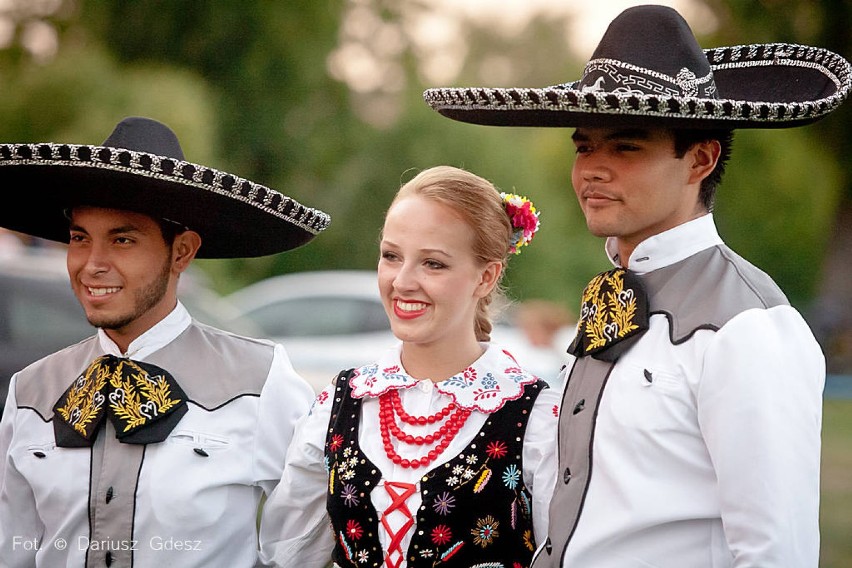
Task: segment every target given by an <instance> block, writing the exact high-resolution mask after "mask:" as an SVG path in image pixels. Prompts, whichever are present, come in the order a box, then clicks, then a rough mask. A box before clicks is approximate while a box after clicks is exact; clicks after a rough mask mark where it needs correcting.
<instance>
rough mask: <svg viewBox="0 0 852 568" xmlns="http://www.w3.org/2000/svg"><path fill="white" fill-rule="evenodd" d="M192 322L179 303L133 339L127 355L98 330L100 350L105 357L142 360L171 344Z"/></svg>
mask: <svg viewBox="0 0 852 568" xmlns="http://www.w3.org/2000/svg"><path fill="white" fill-rule="evenodd" d="M191 322H192V317H190V315H189V312H188V311H186V308H185V307H184V306H183V304H181V303H180V302H178V303H177V305H176V306H175V309H173V310H172V311H171V313H170V314H169V315H167V316H166V317H164V318H163V319H161V320H160V321H159V322H157V323H156V324H155V325H154V326H153V327H152V328H151V329H149V330H148V331H146V332H145V333H143V334H142V335H140V336H139V337H137V338H136V339H134V340H133V341H131V342H130V345H128V346H127V353H122V352H121V350H120V349H119V348H118V345H116V344H115V342H114V341H113V340H112V339H110V338H109V336H108V335H107V334H106V332H105V331H104V330H103V329H101V328H98V340H99V342H100V345H101V349H102V350H103V351H104V353H105V354H107V355H115V356H116V357H132V358H133V359H137V360H143V359H144V358H145V357H147V356H148V355H150V354H151V353H153V352H155V351H157V350H158V349H161V348H163V347H165V346H166V345H168V344H169V343H171V342H172V341H173V340H174V339H175V338H176V337H177V336H178V335H180V334H181V333H183V331H184V330H185V329H186V328H187V327H189V324H190V323H191Z"/></svg>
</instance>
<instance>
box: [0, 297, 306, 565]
mask: <svg viewBox="0 0 852 568" xmlns="http://www.w3.org/2000/svg"><path fill="white" fill-rule="evenodd" d="M191 324H192V320H191V318H190V316H189V314H188V313H187V311H186V310H185V309H184V307H183V306H182V305H181V304H178V306H177V307H176V308H175V310H174V311H173V312H172V313H171V314H170V315H169V316H167V317H166V318H165V319H163V320H162V321H161V322H159V323H158V324H157V325H155V326H154V327H152V328H151V329H150V330H148V331H147V332H146V333H144V334H143V335H142V336H140V337H139V338H137V339H136V340H135V341H133V342H132V343H131V344H130V346H129V347H128V350H127V352H126V353H120V351H119V349H118V347H117V346H116V345H115V343H114V342H113V341H112V340H110V339H109V337H108V336H107V335H106V333H104V332H103V331H102V330H99V331H98V338H97V339H98V341H99V345H100V349H101V350H102V352H103V354H112V355H117V356H126V357H130V358H133V359H135V360H140V361H145V359H146V358H147V357H149V356H150V355H151V354H152V353H155V352H156V351H157V350H159V349H161V348H162V347H164V346H166V345H168V344H169V343H171V342H172V341H174V340H175V339H176V338H177V337H178V336H179V335H180V334H181V333H182V332H183V331H184V330H186V329H187V328H188V327H189V326H190V325H191ZM222 333H224V332H222ZM246 341H256V340H246ZM232 345H234V346H235V347H234V348H235V349H238V348H239V347H238V345H239V342H236V343H233V344H232ZM186 356H187V357H190V358H195V357H204V353H203V352H199V353H186ZM17 377H18V374H16V375H15V376H14V377H13V378H12V382H11V385H10V388H9V397H8V399H7V402H6V407H5V411H4V415H3V420H2V426H0V452H1V453H2V455H3V456H4V458H3V461H2V466H0V566H3V567H8V568H12V567H32V566H37V567H44V568H57V567H60V566H69V567H72V566H73V567H82V566H84V565H85V558H86V553H87V550H90V549H93V548H94V547H133V550H134V554H133V566H134V567H135V568H163V567H165V566H180V567H182V568H184V567H198V568H202V567H203V568H211V567H222V568H249V567H252V566H254V565H255V564H256V562H257V530H256V518H257V508H258V504H259V502H260V499H261V497H262V494H264V493H265V494H269V493H271V492H272V490H273V488H274V487H275V485H276V484H277V482H278V480H279V479H280V477H281V471H282V469H283V465H284V455H285V453H286V450H287V446H288V444H289V441H290V438H291V435H292V431H293V427H294V425H295V423H296V421H297V420H298V419H299V418H300V417H301V416H303V415H304V414H305V413H306V412H307V410H308V408H309V406H310V402H311V400H312V399H313V396H314V393H313V390H312V389H311V387H310V386H309V385H308V384H307V383H306V382H305V381H304V380H302V379H301V378H300V377H299V376H298V375H297V374H296V373H295V371H294V370H293V368H292V366H291V365H290V362H289V360H288V358H287V355H286V353H285V352H284V349H283V347H281V346H280V345H276V346H275V347H274V352H273V355H272V364H271V367H270V369H269V374H268V376H267V377H266V378H265V383H263V384H264V386H263V388H262V391H261V392H260V395H259V396H236V397H234V398H233V399H232V400H229V401H227V402H226V403H224V404H222V405H221V406H220V407H218V408H212V409H205V408H201V407H200V406H199V405H196V404H193V403H192V401H190V403H189V405H188V411H187V413H186V414H185V415H184V416H183V417H182V418H181V420H180V422H179V423H178V424H177V426H176V427H175V428H174V430H173V431H172V432H171V434H170V435H169V437H168V438H167V439H166V440H165V441H164V442H161V443H158V444H149V445H147V446H146V447H145V452H144V458H143V460H142V465H141V467H140V470H139V472H138V479H137V482H136V494H135V496H134V498H133V499H132V500H130V502H131V505H132V506H133V508H134V510H133V513H132V515H133V539H132V541H131V542H90V541H89V534H90V532H89V531H90V529H89V527H90V522H91V521H90V518H89V516H90V506H89V486H90V478H91V476H93V475H97V472H93V471H91V465H92V463H91V458H92V451H91V450H89V449H87V448H59V447H56V444H55V441H54V432H53V426H52V423H51V422H49V421H45V420H44V419H43V418H42V417H41V416H40V415H39V413H38V412H35V411H34V410H33V409H32V408H26V407H19V404H18V401H16V397H15V393H16V388H15V384H16V379H17ZM44 379H45V381H67V383H68V384H70V383H71V380H72V379H73V377H48V376H46V377H44ZM226 379H228V380H230V378H226ZM233 380H234V381H235V383H236V382H237V381H238V378H237V377H233ZM104 428H105V427H104ZM108 433H109V432H105V431H101V432H100V433H99V434H98V435H99V436H104V435H106V434H108ZM196 449H199V450H201V451H203V454H199V453H198V451H197V450H196ZM34 456H35V457H34Z"/></svg>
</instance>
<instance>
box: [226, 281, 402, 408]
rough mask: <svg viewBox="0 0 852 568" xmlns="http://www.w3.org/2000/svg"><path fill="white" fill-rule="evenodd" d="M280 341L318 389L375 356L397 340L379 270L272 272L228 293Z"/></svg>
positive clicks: (266, 334)
mask: <svg viewBox="0 0 852 568" xmlns="http://www.w3.org/2000/svg"><path fill="white" fill-rule="evenodd" d="M226 300H227V301H228V302H229V304H231V305H233V306H235V307H236V308H237V309H238V310H239V311H240V317H241V318H243V319H248V320H250V321H251V322H252V324H253V325H254V326H255V327H257V328H258V329H259V330H260V333H262V337H265V338H267V339H271V340H272V341H275V342H277V343H280V344H282V345H283V346H284V348H285V349H286V350H287V355H288V356H289V357H290V361H291V362H292V363H293V367H294V368H295V369H296V371H297V372H298V373H299V374H300V375H301V376H302V377H304V378H305V380H307V381H308V382H309V383H310V384H311V386H313V387H314V389H316V390H317V391H319V390H322V389H323V388H325V386H326V385H328V383H329V382H330V381H331V379H332V378H334V377H335V376H336V375H337V373H339V372H340V371H342V370H344V369H351V368H353V367H356V366H359V365H363V364H365V363H367V362H369V361H370V360H372V359H375V358H376V357H377V356H378V354H380V353H381V352H382V351H384V350H385V349H388V348H389V347H391V346H393V345H394V344H395V343H396V338H394V335H393V333H392V332H391V329H390V324H389V323H388V318H387V315H386V314H385V310H384V308H383V307H382V302H381V299H380V297H379V289H378V284H377V280H376V273H375V271H371V270H325V271H315V272H299V273H293V274H284V275H280V276H272V277H270V278H266V279H264V280H261V281H259V282H255V283H254V284H250V285H248V286H246V287H245V288H242V289H240V290H237V291H236V292H233V293H232V294H230V295H228V296H227V297H226Z"/></svg>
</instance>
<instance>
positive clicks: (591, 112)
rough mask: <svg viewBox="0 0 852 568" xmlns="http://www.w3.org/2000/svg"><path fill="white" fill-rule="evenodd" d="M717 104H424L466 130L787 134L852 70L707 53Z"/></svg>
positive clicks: (538, 97)
mask: <svg viewBox="0 0 852 568" xmlns="http://www.w3.org/2000/svg"><path fill="white" fill-rule="evenodd" d="M704 53H705V55H706V56H707V59H708V61H709V62H710V67H711V69H712V70H713V76H714V79H715V82H716V87H717V94H718V97H719V98H697V97H687V96H661V95H653V94H642V93H634V92H599V91H584V90H582V89H580V88H579V87H578V85H579V81H576V82H573V83H566V84H562V85H555V86H551V87H544V88H538V89H536V88H523V87H515V88H489V87H467V88H436V89H428V90H426V91H425V92H424V94H423V97H424V99H425V101H426V103H427V104H428V105H429V106H430V107H432V108H433V109H434V110H436V111H437V112H439V113H440V114H442V115H443V116H446V117H448V118H451V119H453V120H458V121H461V122H469V123H473V124H484V125H491V126H554V127H578V126H585V127H591V126H599V127H614V126H624V125H631V126H666V127H671V128H714V129H715V128H719V129H735V128H787V127H793V126H801V125H804V124H808V123H811V122H814V121H816V120H819V119H820V118H823V117H825V116H826V115H828V114H829V113H830V112H832V111H833V110H835V109H836V108H837V107H839V106H840V105H841V104H842V103H843V101H844V100H845V99H846V98H847V96H848V95H849V91H850V87H852V69H850V64H849V62H848V61H846V60H845V59H844V58H843V57H840V56H839V55H837V54H835V53H833V52H831V51H828V50H826V49H821V48H816V47H810V46H802V45H792V44H779V43H774V44H760V45H741V46H734V47H722V48H716V49H706V50H704Z"/></svg>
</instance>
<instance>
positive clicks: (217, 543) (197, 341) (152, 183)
mask: <svg viewBox="0 0 852 568" xmlns="http://www.w3.org/2000/svg"><path fill="white" fill-rule="evenodd" d="M0 180H2V181H0V183H2V184H3V187H6V188H8V189H9V190H10V191H12V190H17V191H19V195H18V196H17V197H18V198H19V201H18V202H17V203H16V202H12V201H10V202H9V203H7V204H6V206H5V207H4V208H3V210H2V213H0V226H4V227H7V228H10V229H13V230H16V231H21V232H25V233H28V234H31V235H35V236H38V237H42V238H47V239H53V240H57V241H61V242H66V243H68V249H67V264H68V273H69V276H70V280H71V287H72V289H73V290H74V293H75V294H76V296H77V298H78V300H79V302H80V304H81V305H82V306H83V308H84V311H85V313H86V317H87V318H88V320H89V322H90V323H91V324H92V325H94V326H96V327H97V328H98V330H97V334H96V335H95V336H93V337H91V338H89V339H86V340H84V341H82V342H80V343H78V344H76V345H72V346H70V347H68V348H66V349H64V350H62V351H59V352H57V353H54V354H52V355H49V356H47V357H45V358H44V359H41V360H40V361H37V362H35V363H33V364H32V365H30V366H28V367H27V368H25V369H23V370H22V371H20V372H18V373H17V374H15V375H14V376H13V377H12V381H11V384H10V387H9V395H8V399H7V401H6V407H5V412H4V414H3V419H2V424H0V455H2V456H3V458H2V460H3V461H2V462H0V564H2V566H4V567H19V566H20V567H24V566H27V567H31V566H43V567H45V568H53V567H56V566H98V567H100V566H128V567H129V566H135V567H137V568H141V567H149V568H159V567H161V566H194V567H199V568H201V567H205V568H209V567H211V566H221V567H222V568H233V567H244V568H249V567H252V566H254V565H255V564H256V563H257V531H256V518H257V511H258V506H259V503H260V500H261V498H262V496H263V495H264V494H268V493H270V492H271V491H272V489H273V488H274V487H275V485H276V484H277V482H278V480H279V479H280V477H281V473H282V470H283V467H284V455H285V453H286V450H287V447H288V444H289V441H290V438H291V436H292V432H293V426H294V423H295V422H296V420H297V419H299V418H300V417H301V416H302V415H303V414H305V413H306V412H307V409H308V407H309V404H310V402H311V400H312V399H313V391H312V389H311V388H310V386H309V385H308V384H307V383H306V382H305V381H304V380H302V379H301V378H300V377H299V376H298V375H297V374H296V373H295V371H294V370H293V368H292V366H291V365H290V362H289V360H288V358H287V354H286V353H285V352H284V349H283V348H282V347H281V346H280V345H276V344H273V343H271V342H268V341H265V340H258V339H249V338H246V337H240V336H236V335H233V334H230V333H227V332H224V331H221V330H218V329H215V328H212V327H209V326H206V325H204V324H201V323H199V322H197V321H195V320H193V319H192V317H191V316H190V314H189V313H188V312H187V310H186V309H185V308H184V307H183V305H182V304H181V303H180V302H179V301H178V299H177V292H176V291H177V283H178V279H179V277H180V275H181V273H182V272H184V271H185V270H186V269H187V267H188V266H189V265H190V263H191V262H192V260H193V259H194V258H195V257H206V258H227V257H238V256H259V255H265V254H272V253H276V252H281V251H285V250H288V249H291V248H294V247H296V246H299V245H301V244H304V243H306V242H307V241H309V240H310V239H311V238H313V237H314V236H315V235H316V234H318V233H319V232H320V231H321V230H323V229H324V228H325V227H326V226H327V225H328V222H329V218H328V216H327V215H326V214H325V213H322V212H321V211H317V210H314V209H310V208H308V207H304V206H302V205H300V204H299V203H297V202H296V201H294V200H292V199H290V198H288V197H286V196H284V195H282V194H280V193H278V192H276V191H273V190H271V189H269V188H266V187H264V186H261V185H258V184H255V183H253V182H250V181H248V180H244V179H241V178H238V177H237V176H234V175H231V174H227V173H224V172H220V171H217V170H214V169H212V168H207V167H205V166H200V165H197V164H192V163H189V162H186V161H184V158H183V152H182V150H181V148H180V145H179V143H178V140H177V137H176V136H175V135H174V133H173V132H172V131H171V130H170V129H169V128H167V127H166V126H165V125H163V124H161V123H159V122H156V121H154V120H150V119H146V118H128V119H125V120H123V121H122V122H121V123H119V124H118V125H117V126H116V128H115V130H114V131H113V133H112V134H111V135H110V136H109V138H107V140H106V141H105V142H104V143H103V145H101V146H87V145H72V144H5V145H0ZM22 189H25V191H20V190H22Z"/></svg>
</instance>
